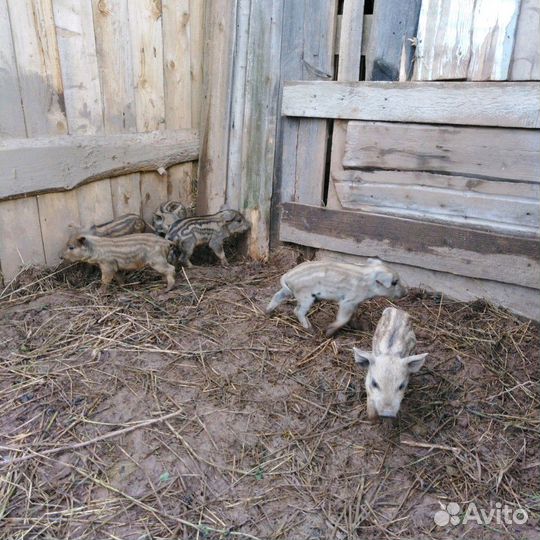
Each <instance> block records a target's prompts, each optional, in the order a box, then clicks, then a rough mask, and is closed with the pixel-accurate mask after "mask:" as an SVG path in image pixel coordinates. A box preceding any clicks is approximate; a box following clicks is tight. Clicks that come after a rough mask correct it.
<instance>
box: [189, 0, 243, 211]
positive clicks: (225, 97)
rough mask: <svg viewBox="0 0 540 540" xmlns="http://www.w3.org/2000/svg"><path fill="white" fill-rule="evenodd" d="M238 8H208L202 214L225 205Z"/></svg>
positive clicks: (224, 2)
mask: <svg viewBox="0 0 540 540" xmlns="http://www.w3.org/2000/svg"><path fill="white" fill-rule="evenodd" d="M210 4H211V5H210ZM235 4H236V2H231V1H230V0H214V1H213V2H207V3H206V4H205V6H206V7H205V14H204V15H205V16H204V58H205V61H204V67H203V92H202V96H203V98H202V105H201V124H200V130H201V155H200V160H199V163H200V167H199V181H198V197H197V210H198V212H199V213H201V214H205V213H213V212H217V211H218V210H219V209H220V208H221V207H222V206H223V204H224V203H225V190H226V185H227V156H228V149H229V146H228V133H229V126H230V99H229V90H230V88H231V78H232V69H233V53H234V29H235V21H236V10H235Z"/></svg>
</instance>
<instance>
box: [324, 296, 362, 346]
mask: <svg viewBox="0 0 540 540" xmlns="http://www.w3.org/2000/svg"><path fill="white" fill-rule="evenodd" d="M356 305H357V304H356V302H350V301H346V300H344V301H341V302H340V303H339V310H338V314H337V317H336V320H335V321H334V322H333V323H332V324H331V325H330V326H329V327H328V328H327V329H326V336H327V337H330V336H333V335H334V334H335V333H336V332H337V331H338V330H339V329H340V328H341V327H343V326H345V325H346V324H347V323H348V322H349V321H350V320H351V317H352V316H353V313H354V310H355V309H356Z"/></svg>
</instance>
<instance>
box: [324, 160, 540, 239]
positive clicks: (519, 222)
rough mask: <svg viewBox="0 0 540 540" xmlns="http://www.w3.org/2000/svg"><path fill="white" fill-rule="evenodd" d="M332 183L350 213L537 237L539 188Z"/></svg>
mask: <svg viewBox="0 0 540 540" xmlns="http://www.w3.org/2000/svg"><path fill="white" fill-rule="evenodd" d="M334 183H335V186H336V189H337V192H338V196H339V200H340V202H341V206H342V207H343V208H347V209H350V210H362V211H372V212H376V213H379V214H381V213H384V214H392V215H397V216H403V217H411V218H415V219H427V220H431V221H439V222H447V223H459V224H463V225H465V226H468V225H471V226H473V225H477V226H481V227H484V228H487V229H491V230H497V231H499V232H508V233H510V234H512V233H516V232H519V233H521V234H527V235H529V236H534V235H538V234H540V230H539V227H540V216H539V210H540V205H539V204H538V200H539V197H540V184H524V183H520V182H517V183H514V182H493V181H490V180H481V179H478V178H477V179H475V178H470V177H469V178H464V177H461V176H450V175H441V174H431V173H425V172H416V171H415V172H403V171H345V172H343V173H341V174H340V175H338V176H337V178H334ZM531 188H536V189H531ZM523 193H527V194H528V195H529V196H528V197H527V196H523Z"/></svg>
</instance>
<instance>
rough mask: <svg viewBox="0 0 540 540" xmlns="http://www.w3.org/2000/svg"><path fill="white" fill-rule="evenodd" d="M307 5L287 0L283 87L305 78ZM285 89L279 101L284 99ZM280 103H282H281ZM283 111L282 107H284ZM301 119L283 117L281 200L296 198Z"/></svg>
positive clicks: (277, 188) (278, 176) (279, 148)
mask: <svg viewBox="0 0 540 540" xmlns="http://www.w3.org/2000/svg"><path fill="white" fill-rule="evenodd" d="M304 9H305V4H304V2H303V1H302V0H300V1H298V0H283V27H282V41H281V87H282V86H283V81H293V80H299V79H301V78H302V57H303V54H304V17H305V11H304ZM281 93H282V88H280V93H279V100H280V101H281ZM278 105H279V103H278ZM279 110H281V106H280V109H279ZM299 125H300V120H299V119H297V118H289V117H285V116H282V117H281V119H280V123H279V130H278V137H277V142H276V149H277V150H276V154H277V156H278V158H277V160H276V167H275V176H276V179H277V181H276V186H275V191H276V196H275V200H276V202H277V203H280V202H284V201H286V202H290V201H293V200H294V190H295V185H296V172H297V168H296V147H297V143H298V127H299Z"/></svg>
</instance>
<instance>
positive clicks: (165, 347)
mask: <svg viewBox="0 0 540 540" xmlns="http://www.w3.org/2000/svg"><path fill="white" fill-rule="evenodd" d="M293 264H294V261H292V260H291V258H290V257H286V256H282V258H281V259H279V258H276V259H275V260H274V261H272V263H271V264H269V265H262V264H260V263H246V264H244V265H239V266H233V267H230V268H226V269H221V268H217V267H198V268H194V269H190V270H188V271H187V272H186V277H184V276H183V275H182V273H180V275H179V277H178V279H177V287H176V289H175V290H173V291H171V292H170V293H165V292H164V288H163V284H162V282H161V281H160V279H159V277H158V276H156V275H155V274H153V273H150V272H149V273H146V272H142V273H137V274H131V275H130V276H129V280H128V282H127V283H126V285H124V286H123V287H121V288H120V287H117V288H113V289H112V291H111V293H110V294H109V295H107V296H100V295H98V294H97V292H96V288H97V284H96V278H97V275H96V274H95V273H92V271H88V270H87V269H86V268H84V267H79V266H72V267H70V268H69V269H67V270H65V269H63V270H58V271H56V272H52V273H51V272H49V273H46V272H41V273H40V272H36V271H35V270H27V271H25V272H24V273H23V274H22V275H21V276H19V278H18V279H17V280H16V283H12V284H10V285H9V286H8V287H7V288H6V289H5V290H4V291H3V292H2V295H1V297H0V316H1V317H2V326H1V330H0V347H1V352H2V359H3V360H2V365H1V368H0V369H1V377H0V391H1V394H0V418H1V423H2V427H1V434H2V435H1V442H0V445H1V447H0V454H1V456H2V458H3V460H4V463H3V464H2V465H1V466H0V475H1V476H0V480H1V484H0V523H1V525H0V538H1V539H10V540H11V539H22V538H39V539H53V538H54V539H56V538H70V539H95V538H121V539H123V540H127V539H139V540H142V539H143V538H144V539H150V538H153V539H176V538H201V539H202V538H206V539H217V538H234V537H237V538H261V539H262V538H265V539H266V538H272V539H285V538H309V539H312V540H315V539H327V538H336V539H344V538H356V537H360V538H364V537H367V538H388V539H395V538H441V539H442V538H450V537H452V538H454V537H455V538H462V537H467V538H489V539H492V538H533V537H534V536H535V535H536V534H537V530H538V529H537V526H538V515H539V500H540V488H539V483H538V468H539V467H540V456H539V451H538V450H539V448H538V431H539V415H538V411H539V397H538V391H537V390H538V389H537V383H538V364H537V360H538V351H539V337H538V326H537V325H536V324H534V323H532V322H530V321H527V320H524V319H519V318H516V317H514V316H512V315H510V314H508V313H507V312H506V311H504V310H501V309H497V308H495V307H493V306H491V305H489V304H486V303H484V302H480V301H479V302H474V303H462V302H453V301H449V300H447V299H445V298H443V297H441V296H434V295H430V294H425V293H423V292H421V291H418V290H415V291H411V292H410V294H409V295H408V296H407V297H406V298H404V299H402V300H400V301H399V302H397V305H398V306H399V307H401V308H403V309H406V310H408V311H409V312H410V313H411V315H412V316H413V319H414V324H415V330H416V334H417V339H418V351H419V352H424V351H428V352H429V353H430V355H429V356H428V360H427V362H426V366H425V368H423V369H422V371H421V372H420V373H419V374H418V375H417V376H415V377H413V378H412V380H411V384H410V389H409V391H408V393H407V396H406V398H405V400H404V403H403V407H402V412H401V416H400V419H399V421H398V422H397V424H396V425H393V426H387V425H386V424H378V425H375V426H371V425H370V424H369V423H368V422H367V421H366V414H365V392H364V389H363V374H362V373H361V372H359V371H358V370H357V368H356V367H355V365H354V362H353V356H352V353H351V348H352V346H353V345H359V346H362V347H369V346H370V343H371V336H372V333H373V330H374V328H375V326H376V323H377V321H378V319H379V317H380V315H381V312H382V310H383V309H384V307H385V306H387V305H389V301H387V300H385V299H379V300H374V301H370V302H368V303H366V304H364V306H363V307H362V308H360V309H359V319H357V320H356V321H353V324H352V325H351V326H349V327H348V328H347V329H345V331H342V332H340V333H339V334H338V336H337V337H336V339H325V338H323V337H322V336H323V329H324V328H325V327H326V326H327V324H328V323H329V322H330V321H331V320H332V319H333V316H334V314H335V306H334V305H331V304H325V303H321V304H318V305H316V306H315V308H314V310H313V311H312V314H311V316H310V317H311V320H312V322H313V323H314V325H315V327H316V328H317V333H316V335H315V336H313V335H310V334H309V333H307V332H306V331H304V329H303V328H301V327H300V325H299V324H298V323H297V321H296V319H295V318H294V316H293V314H292V309H291V307H290V305H285V306H283V307H282V308H280V309H279V310H278V311H277V312H276V315H275V316H274V317H272V318H267V317H266V316H265V315H264V314H263V310H264V307H265V305H266V303H267V302H268V300H269V299H270V298H271V296H272V294H273V293H274V292H275V290H276V289H277V287H278V281H279V276H280V275H281V274H282V272H283V271H284V270H286V269H288V268H289V267H290V266H292V265H293ZM187 278H189V281H188V279H187ZM449 502H457V503H459V504H460V505H462V508H463V506H464V505H466V504H468V503H469V502H474V503H476V504H477V506H478V508H484V509H486V510H489V508H490V505H493V504H495V503H496V502H501V503H503V504H504V503H506V504H507V505H509V506H510V507H512V508H519V507H520V508H523V509H525V510H526V511H527V512H528V514H529V521H528V523H527V524H525V525H521V526H518V525H513V524H504V523H503V524H496V523H491V524H490V525H486V526H479V525H477V524H474V523H472V524H468V525H459V526H455V527H453V526H451V525H448V526H447V527H439V526H437V525H436V524H435V523H434V519H433V516H434V514H435V512H436V511H437V510H439V509H440V503H442V504H447V503H449Z"/></svg>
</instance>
